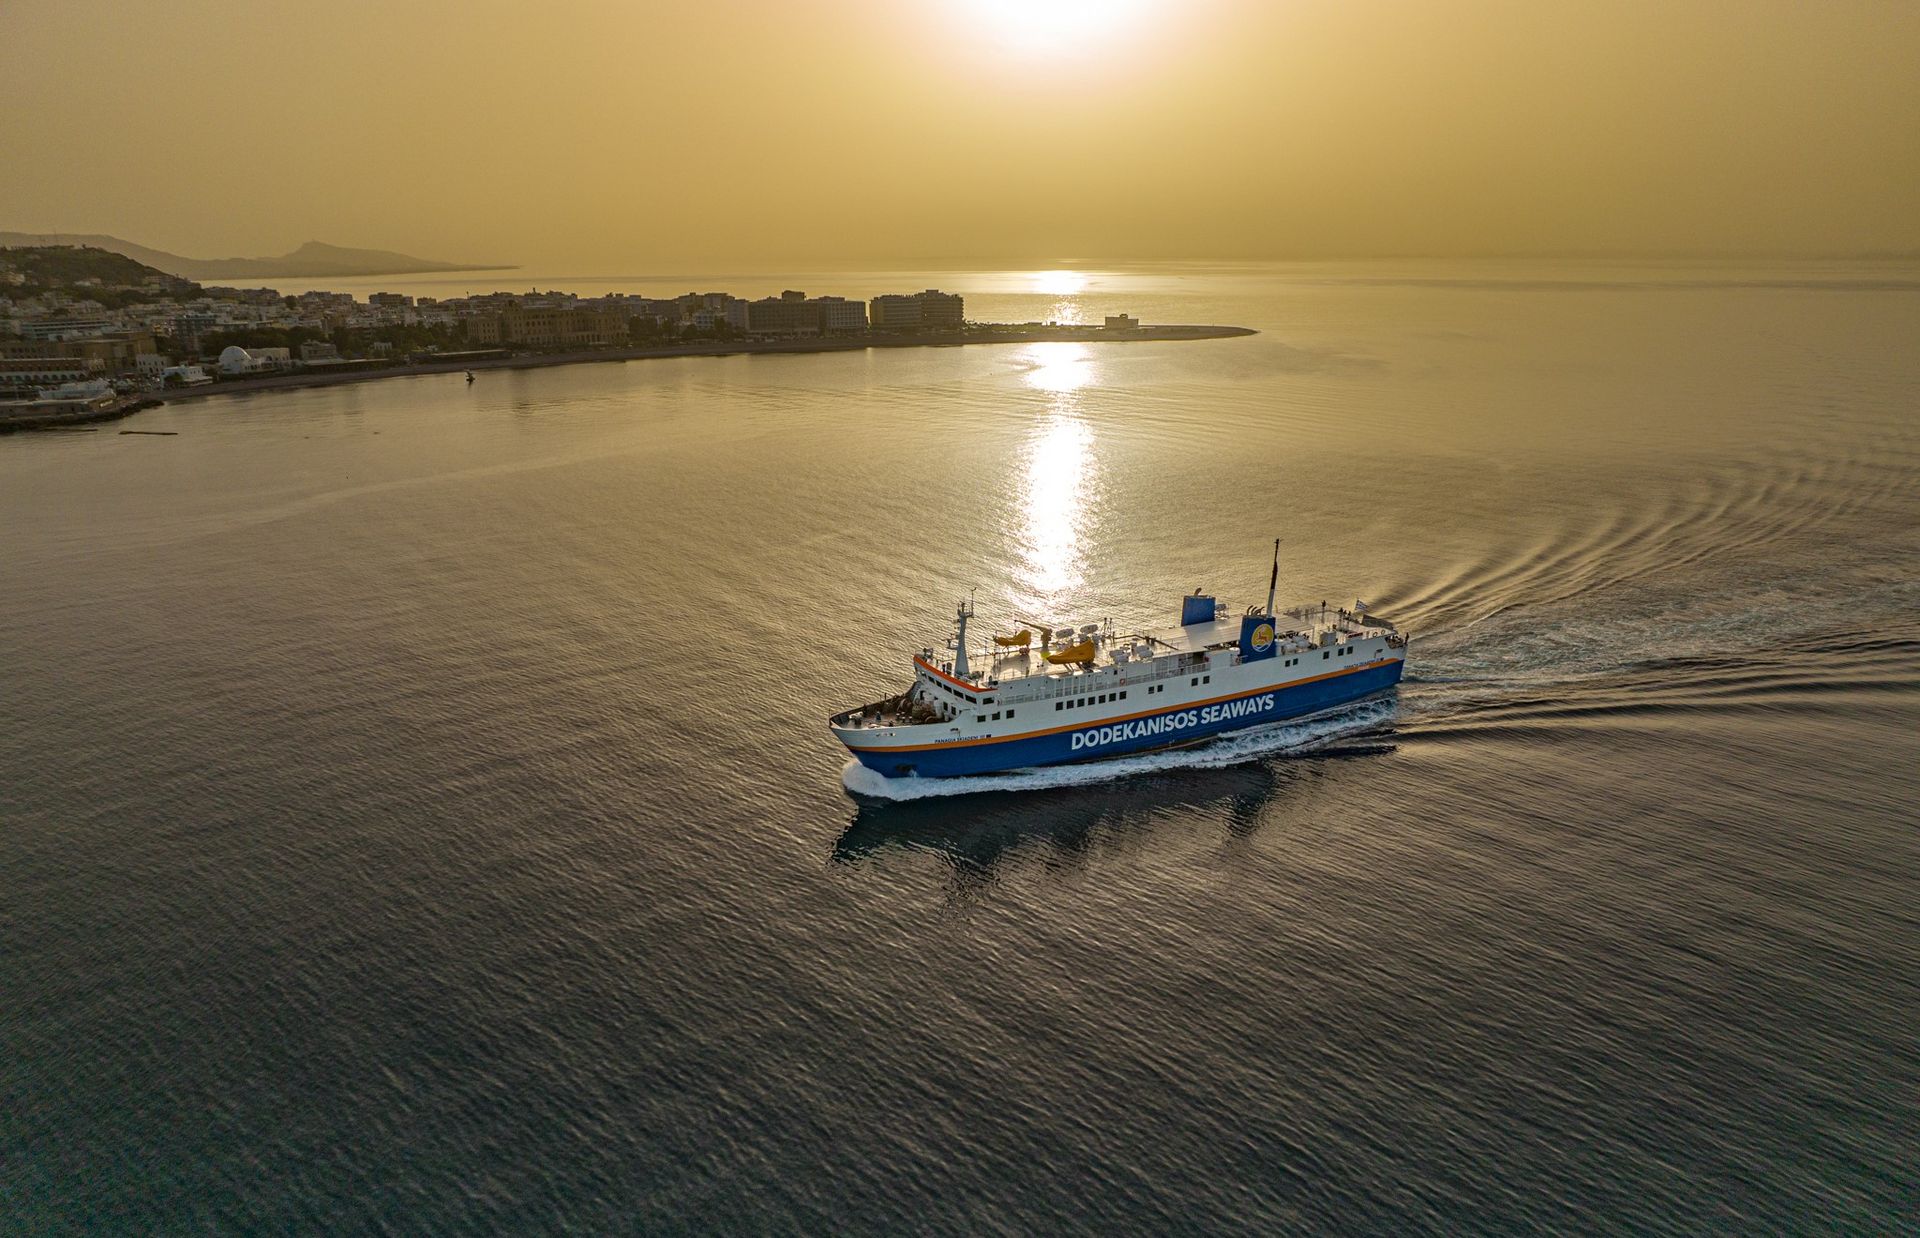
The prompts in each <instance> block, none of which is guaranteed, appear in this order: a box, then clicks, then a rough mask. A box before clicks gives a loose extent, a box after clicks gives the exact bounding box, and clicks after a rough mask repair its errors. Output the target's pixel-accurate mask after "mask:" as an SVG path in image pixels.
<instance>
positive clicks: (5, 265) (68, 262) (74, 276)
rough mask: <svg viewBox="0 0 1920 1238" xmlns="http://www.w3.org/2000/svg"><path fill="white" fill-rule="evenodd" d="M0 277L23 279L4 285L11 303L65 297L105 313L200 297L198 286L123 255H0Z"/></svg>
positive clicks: (35, 250) (47, 250) (31, 249)
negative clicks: (104, 309)
mask: <svg viewBox="0 0 1920 1238" xmlns="http://www.w3.org/2000/svg"><path fill="white" fill-rule="evenodd" d="M0 271H5V272H11V273H14V274H17V275H19V276H21V277H22V280H23V282H21V283H18V284H15V283H13V282H11V281H8V283H7V286H6V288H5V289H4V291H5V292H6V293H7V294H8V295H9V296H13V297H20V298H24V297H32V296H38V295H40V294H41V293H45V292H64V293H67V294H69V295H71V296H74V297H83V298H86V299H88V300H92V301H98V302H100V303H101V304H102V305H105V306H108V307H109V308H112V307H116V306H120V305H128V304H133V303H135V302H139V301H162V300H164V301H190V300H193V299H194V298H196V297H198V296H200V295H201V288H200V285H199V284H196V283H194V282H193V281H192V280H188V279H181V278H180V277H179V276H177V275H172V274H169V273H167V272H166V271H162V270H158V269H156V268H154V267H151V266H148V265H146V264H145V263H142V262H136V261H135V260H134V259H132V258H129V257H127V256H126V255H125V254H117V253H114V252H112V251H111V250H106V249H97V248H92V247H83V246H71V245H47V246H28V247H24V248H7V249H0Z"/></svg>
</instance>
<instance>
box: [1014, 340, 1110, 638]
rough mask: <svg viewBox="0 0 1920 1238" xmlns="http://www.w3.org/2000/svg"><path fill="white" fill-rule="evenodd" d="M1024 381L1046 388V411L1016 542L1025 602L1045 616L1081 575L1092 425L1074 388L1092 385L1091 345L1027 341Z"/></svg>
mask: <svg viewBox="0 0 1920 1238" xmlns="http://www.w3.org/2000/svg"><path fill="white" fill-rule="evenodd" d="M1020 357H1021V360H1022V361H1024V362H1026V363H1027V365H1028V367H1029V368H1028V369H1027V372H1026V373H1025V374H1024V375H1023V376H1022V377H1023V381H1025V383H1026V384H1027V386H1029V387H1031V388H1034V389H1035V390H1038V391H1044V392H1046V393H1047V395H1048V410H1047V414H1046V416H1045V417H1044V418H1043V419H1042V420H1041V421H1040V422H1039V423H1038V424H1037V425H1035V426H1034V428H1033V430H1032V432H1031V434H1030V435H1029V436H1028V439H1027V444H1026V477H1025V484H1024V489H1023V493H1022V496H1021V498H1022V503H1021V516H1022V519H1023V520H1024V521H1025V527H1024V529H1023V530H1022V533H1021V539H1020V545H1021V551H1022V556H1023V558H1024V560H1025V570H1024V572H1023V577H1024V581H1023V583H1024V585H1025V589H1024V592H1025V593H1026V594H1027V597H1026V599H1025V602H1026V604H1028V605H1030V606H1031V607H1032V608H1034V609H1036V610H1039V611H1041V612H1044V613H1045V614H1044V615H1036V616H1034V617H1035V618H1042V617H1046V616H1051V615H1052V613H1053V612H1054V611H1056V610H1057V609H1058V608H1060V607H1062V606H1064V605H1067V604H1069V603H1070V602H1071V601H1072V600H1073V599H1072V595H1073V593H1074V592H1075V591H1076V590H1078V589H1079V588H1080V587H1081V585H1082V584H1083V583H1084V582H1085V574H1084V570H1083V569H1084V567H1085V563H1086V551H1085V549H1084V545H1085V541H1086V537H1087V535H1088V533H1089V531H1090V530H1089V528H1088V525H1089V522H1090V521H1091V519H1092V508H1093V499H1094V496H1095V494H1096V491H1097V488H1098V477H1099V463H1098V459H1097V457H1096V455H1095V452H1094V446H1095V440H1094V432H1093V427H1092V426H1091V425H1090V424H1089V423H1088V421H1087V419H1086V418H1085V417H1084V416H1082V414H1081V410H1080V398H1081V397H1080V394H1079V393H1080V391H1081V389H1082V388H1084V387H1086V386H1088V385H1089V384H1091V383H1092V382H1093V381H1094V379H1095V377H1096V375H1095V372H1094V366H1093V359H1092V350H1091V349H1089V348H1088V347H1087V346H1086V345H1084V344H1067V343H1060V344H1053V343H1045V344H1032V345H1029V346H1028V347H1027V348H1025V349H1022V350H1021V353H1020Z"/></svg>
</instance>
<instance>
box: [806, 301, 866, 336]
mask: <svg viewBox="0 0 1920 1238" xmlns="http://www.w3.org/2000/svg"><path fill="white" fill-rule="evenodd" d="M808 304H810V305H814V306H818V307H819V310H820V329H821V330H822V331H865V330H866V329H867V303H866V302H865V301H850V300H848V299H847V298H845V297H815V298H814V299H813V300H812V301H810V302H808Z"/></svg>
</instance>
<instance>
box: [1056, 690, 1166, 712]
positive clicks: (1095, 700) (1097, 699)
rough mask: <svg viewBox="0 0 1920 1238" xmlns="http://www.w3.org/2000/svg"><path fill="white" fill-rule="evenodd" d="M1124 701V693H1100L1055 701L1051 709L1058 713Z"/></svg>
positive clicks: (1125, 696) (1125, 695) (1125, 697)
mask: <svg viewBox="0 0 1920 1238" xmlns="http://www.w3.org/2000/svg"><path fill="white" fill-rule="evenodd" d="M1147 691H1149V692H1151V691H1153V689H1152V688H1148V689H1147ZM1126 699H1127V694H1126V693H1124V692H1102V693H1100V694H1099V695H1098V696H1083V697H1080V698H1079V699H1078V700H1072V701H1055V702H1054V703H1053V709H1054V712H1055V713H1058V712H1060V711H1061V710H1063V709H1080V708H1082V707H1084V706H1087V705H1105V704H1106V703H1107V702H1108V701H1124V700H1126Z"/></svg>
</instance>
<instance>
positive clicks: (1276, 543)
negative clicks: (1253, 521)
mask: <svg viewBox="0 0 1920 1238" xmlns="http://www.w3.org/2000/svg"><path fill="white" fill-rule="evenodd" d="M1279 587H1280V539H1279V538H1277V537H1276V538H1274V539H1273V575H1271V576H1269V577H1267V618H1269V619H1271V618H1273V591H1274V590H1275V589H1277V588H1279Z"/></svg>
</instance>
